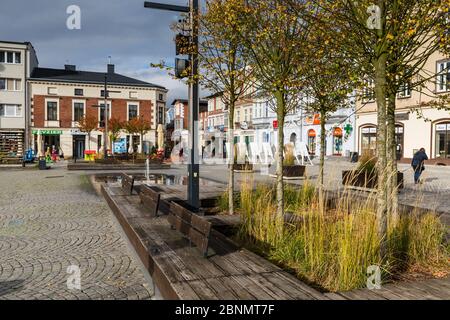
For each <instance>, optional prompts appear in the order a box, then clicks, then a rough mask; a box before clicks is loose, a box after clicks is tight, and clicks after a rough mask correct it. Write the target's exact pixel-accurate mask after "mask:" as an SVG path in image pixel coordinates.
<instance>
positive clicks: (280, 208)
mask: <svg viewBox="0 0 450 320" xmlns="http://www.w3.org/2000/svg"><path fill="white" fill-rule="evenodd" d="M275 98H276V100H277V120H278V154H277V216H278V219H283V217H284V182H283V160H284V156H283V151H284V118H285V116H284V114H285V101H284V97H283V94H282V93H281V92H278V93H277V94H276V95H275Z"/></svg>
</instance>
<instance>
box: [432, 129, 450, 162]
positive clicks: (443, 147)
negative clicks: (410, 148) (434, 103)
mask: <svg viewBox="0 0 450 320" xmlns="http://www.w3.org/2000/svg"><path fill="white" fill-rule="evenodd" d="M435 128H436V134H435V136H436V148H435V157H436V158H438V159H450V121H445V122H441V123H437V124H436V125H435Z"/></svg>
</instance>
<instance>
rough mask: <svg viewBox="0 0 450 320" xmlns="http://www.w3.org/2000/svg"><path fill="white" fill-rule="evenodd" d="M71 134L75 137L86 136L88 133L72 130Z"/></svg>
mask: <svg viewBox="0 0 450 320" xmlns="http://www.w3.org/2000/svg"><path fill="white" fill-rule="evenodd" d="M70 134H71V135H73V136H85V135H87V134H86V132H81V131H80V129H70Z"/></svg>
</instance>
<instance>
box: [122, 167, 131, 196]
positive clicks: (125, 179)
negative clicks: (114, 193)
mask: <svg viewBox="0 0 450 320" xmlns="http://www.w3.org/2000/svg"><path fill="white" fill-rule="evenodd" d="M133 187H134V177H132V176H130V175H128V174H126V173H122V190H123V192H124V194H125V195H130V196H131V195H132V194H133Z"/></svg>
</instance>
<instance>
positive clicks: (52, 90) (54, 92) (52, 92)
mask: <svg viewBox="0 0 450 320" xmlns="http://www.w3.org/2000/svg"><path fill="white" fill-rule="evenodd" d="M47 92H48V94H52V95H56V94H58V89H57V88H55V87H48V89H47Z"/></svg>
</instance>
